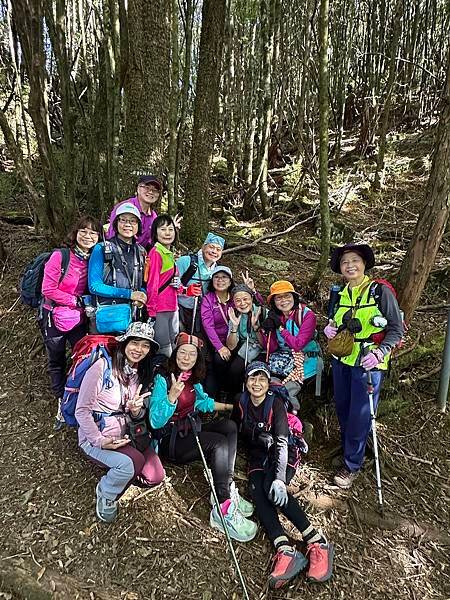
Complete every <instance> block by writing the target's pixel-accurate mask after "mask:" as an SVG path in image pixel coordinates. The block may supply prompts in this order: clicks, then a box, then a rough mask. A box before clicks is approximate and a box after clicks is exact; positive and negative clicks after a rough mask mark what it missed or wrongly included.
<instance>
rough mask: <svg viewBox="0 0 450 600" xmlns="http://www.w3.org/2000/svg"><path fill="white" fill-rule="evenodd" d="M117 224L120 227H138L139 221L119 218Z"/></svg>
mask: <svg viewBox="0 0 450 600" xmlns="http://www.w3.org/2000/svg"><path fill="white" fill-rule="evenodd" d="M119 223H121V224H122V225H138V224H139V221H138V220H137V219H122V217H119Z"/></svg>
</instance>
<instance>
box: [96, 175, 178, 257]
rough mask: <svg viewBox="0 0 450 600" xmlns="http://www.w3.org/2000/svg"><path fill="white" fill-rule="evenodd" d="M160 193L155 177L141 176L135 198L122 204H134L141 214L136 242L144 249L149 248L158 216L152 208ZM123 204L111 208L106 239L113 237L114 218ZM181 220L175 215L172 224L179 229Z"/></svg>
mask: <svg viewBox="0 0 450 600" xmlns="http://www.w3.org/2000/svg"><path fill="white" fill-rule="evenodd" d="M161 191H162V184H161V181H160V180H159V179H158V178H157V177H156V176H155V175H141V176H140V177H139V179H138V182H137V190H136V196H133V197H132V198H128V200H124V201H123V202H128V203H131V204H134V206H135V207H136V208H137V209H138V210H139V212H140V213H141V223H142V231H141V233H140V234H139V235H138V236H137V238H136V240H137V242H138V243H139V244H140V245H141V246H144V248H147V249H148V247H149V245H150V240H151V235H150V234H151V230H152V223H153V221H154V220H155V219H156V217H157V216H158V215H157V214H156V212H155V211H154V210H153V206H155V205H156V203H157V202H158V200H159V198H160V196H161ZM123 202H120V203H119V204H116V205H115V207H114V208H113V210H112V212H111V215H110V217H109V229H108V233H107V234H106V237H107V238H108V239H109V238H111V237H112V236H113V235H115V232H114V229H113V223H114V219H115V218H116V211H117V209H118V208H119V206H120V205H121V204H123ZM180 222H181V219H180V218H179V217H178V215H176V216H175V217H174V223H175V226H176V227H177V228H179V227H180Z"/></svg>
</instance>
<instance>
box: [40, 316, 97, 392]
mask: <svg viewBox="0 0 450 600" xmlns="http://www.w3.org/2000/svg"><path fill="white" fill-rule="evenodd" d="M40 327H41V331H42V335H43V336H44V344H45V348H46V350H47V356H48V373H49V375H50V383H51V388H52V391H53V393H54V394H55V396H56V397H57V398H62V395H63V393H64V386H65V385H66V370H67V369H66V367H67V360H66V346H67V344H69V345H70V347H71V348H73V347H74V346H75V344H76V343H77V342H78V340H81V338H82V337H84V336H85V335H86V333H87V327H88V324H87V323H86V322H84V323H80V324H79V325H77V326H76V327H74V328H73V329H71V330H70V331H60V330H59V329H57V328H56V327H55V324H54V323H53V319H52V316H51V312H50V311H49V310H47V309H46V308H44V309H43V311H42V320H41V321H40Z"/></svg>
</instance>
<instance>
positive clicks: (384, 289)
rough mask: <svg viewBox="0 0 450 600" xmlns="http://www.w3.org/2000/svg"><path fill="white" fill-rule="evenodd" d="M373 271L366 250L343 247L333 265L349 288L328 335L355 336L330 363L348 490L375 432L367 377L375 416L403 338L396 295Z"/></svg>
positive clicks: (341, 475)
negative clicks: (393, 354) (369, 374)
mask: <svg viewBox="0 0 450 600" xmlns="http://www.w3.org/2000/svg"><path fill="white" fill-rule="evenodd" d="M374 265H375V256H374V253H373V250H372V248H371V247H370V246H368V245H367V244H346V245H345V246H341V247H338V248H336V249H335V250H334V252H333V254H332V256H331V261H330V267H331V270H332V271H334V273H338V274H340V275H342V276H343V278H344V280H345V282H346V285H345V287H344V288H343V289H342V291H341V292H340V293H339V299H338V301H337V304H336V306H335V307H334V316H333V319H332V320H330V323H329V324H328V325H327V326H326V327H325V329H324V333H325V335H326V337H327V338H328V339H329V340H333V339H334V338H335V337H336V335H337V333H338V332H340V331H343V330H345V329H347V330H348V331H349V332H351V333H352V334H353V335H354V342H353V345H352V347H351V349H350V351H349V353H348V354H347V355H346V356H340V357H338V356H333V358H332V360H331V364H332V371H333V389H334V402H335V405H336V413H337V417H338V421H339V426H340V430H341V443H342V461H341V466H340V467H339V469H338V471H337V473H336V475H335V476H334V483H335V484H336V485H337V486H339V487H340V488H343V489H348V488H350V487H351V486H352V484H353V481H354V480H355V478H356V477H357V475H358V473H359V471H360V469H361V467H362V464H363V461H364V453H365V448H366V442H367V438H368V436H369V433H370V430H371V415H370V405H369V399H368V391H367V389H368V388H367V386H368V380H367V379H368V378H367V372H368V371H369V370H371V371H372V382H373V386H374V408H375V410H376V407H377V405H378V401H379V398H380V391H381V385H382V382H383V377H384V374H385V373H386V370H387V368H388V364H389V359H390V355H391V351H392V349H393V348H394V346H395V345H396V344H398V343H399V342H400V340H401V339H402V337H403V319H402V316H401V313H400V309H399V306H398V303H397V299H396V298H395V295H394V294H393V292H392V290H391V289H390V288H389V287H388V286H387V285H385V284H382V283H378V282H377V281H376V280H373V279H371V278H370V277H369V276H368V275H366V271H368V270H369V269H372V267H374ZM380 334H381V335H380Z"/></svg>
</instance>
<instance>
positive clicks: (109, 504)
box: [95, 483, 117, 523]
mask: <svg viewBox="0 0 450 600" xmlns="http://www.w3.org/2000/svg"><path fill="white" fill-rule="evenodd" d="M95 492H96V494H97V504H96V507H95V512H96V513H97V517H98V518H99V519H100V521H103V522H104V523H112V522H113V521H114V520H115V519H116V517H117V500H109V498H105V496H102V493H101V491H100V484H99V483H98V484H97V487H96V488H95Z"/></svg>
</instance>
